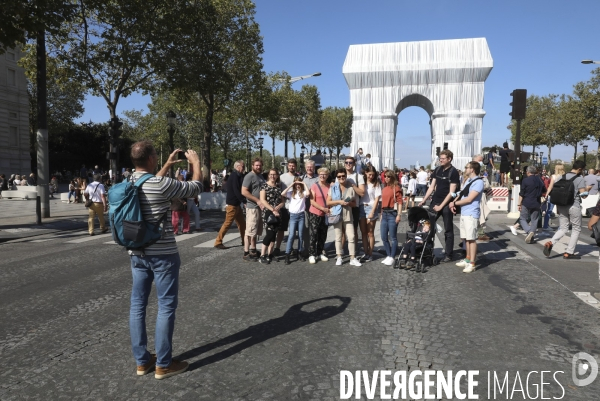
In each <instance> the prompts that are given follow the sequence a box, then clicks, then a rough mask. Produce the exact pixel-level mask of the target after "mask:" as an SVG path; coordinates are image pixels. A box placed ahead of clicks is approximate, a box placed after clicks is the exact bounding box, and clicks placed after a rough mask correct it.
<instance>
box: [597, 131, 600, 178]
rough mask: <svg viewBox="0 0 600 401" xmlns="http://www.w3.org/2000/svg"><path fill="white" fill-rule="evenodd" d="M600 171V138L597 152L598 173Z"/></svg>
mask: <svg viewBox="0 0 600 401" xmlns="http://www.w3.org/2000/svg"><path fill="white" fill-rule="evenodd" d="M598 169H600V137H599V138H598V150H597V151H596V171H597V170H598Z"/></svg>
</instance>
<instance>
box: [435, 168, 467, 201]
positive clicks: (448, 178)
mask: <svg viewBox="0 0 600 401" xmlns="http://www.w3.org/2000/svg"><path fill="white" fill-rule="evenodd" d="M433 178H435V192H434V193H433V198H432V202H431V203H432V205H439V204H440V203H442V202H443V201H444V199H446V196H447V195H448V194H449V193H450V184H456V190H459V189H460V176H459V175H458V170H457V169H456V168H455V167H454V166H450V167H449V168H447V169H446V170H444V168H443V167H441V166H440V167H438V168H436V169H435V171H434V172H433Z"/></svg>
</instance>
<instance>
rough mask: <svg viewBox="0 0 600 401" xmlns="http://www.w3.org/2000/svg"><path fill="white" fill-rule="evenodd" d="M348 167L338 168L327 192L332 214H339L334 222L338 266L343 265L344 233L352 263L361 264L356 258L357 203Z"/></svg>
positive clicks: (353, 264) (328, 204)
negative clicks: (355, 215)
mask: <svg viewBox="0 0 600 401" xmlns="http://www.w3.org/2000/svg"><path fill="white" fill-rule="evenodd" d="M347 176H348V175H347V169H344V168H341V169H339V170H337V174H336V180H337V181H336V183H335V184H333V185H331V187H330V189H329V193H328V194H327V206H328V207H329V209H330V214H331V215H332V216H339V218H338V221H337V222H335V223H334V224H333V230H334V232H335V251H336V253H337V260H336V262H335V265H336V266H341V265H342V255H343V253H344V250H343V244H342V234H343V233H344V234H345V235H346V239H347V240H348V251H349V253H350V265H351V266H360V265H361V263H360V262H359V261H358V260H357V259H356V248H357V247H356V230H355V228H354V224H353V219H354V214H353V213H352V208H353V207H354V205H355V204H356V201H355V193H354V188H353V185H352V184H351V183H350V182H348V180H347Z"/></svg>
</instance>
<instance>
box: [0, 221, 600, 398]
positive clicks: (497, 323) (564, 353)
mask: <svg viewBox="0 0 600 401" xmlns="http://www.w3.org/2000/svg"><path fill="white" fill-rule="evenodd" d="M220 219H221V217H220V214H219V213H213V214H212V215H211V214H207V215H206V224H205V225H204V226H203V229H204V230H205V231H204V232H202V233H201V234H192V235H191V236H190V237H189V238H186V237H185V236H181V237H179V239H178V241H179V243H178V246H179V249H180V253H181V259H182V268H181V278H182V281H181V288H180V303H179V308H178V313H177V320H176V325H175V336H174V347H175V348H174V355H176V356H179V357H180V358H184V359H186V360H187V361H189V362H190V364H191V365H190V369H189V371H188V372H186V373H184V374H181V375H178V376H175V377H173V378H169V379H168V380H162V381H157V380H155V379H154V376H153V375H147V376H144V377H138V376H136V375H135V362H134V360H133V357H132V355H131V347H130V343H129V328H128V317H129V295H130V283H131V273H130V269H129V262H128V257H127V255H126V253H125V252H124V251H123V250H122V249H121V248H120V247H117V246H116V245H113V244H111V243H110V242H111V241H110V237H105V236H103V235H97V236H95V237H89V236H87V235H85V232H84V231H83V230H81V229H79V230H74V231H62V232H55V233H50V234H45V235H40V236H35V237H29V238H22V239H19V240H13V241H9V242H4V243H3V244H0V250H1V251H2V255H3V257H2V258H1V260H0V282H1V283H2V284H1V285H0V295H1V297H0V299H1V301H0V305H1V308H0V321H1V322H2V324H1V325H0V353H1V354H2V356H3V369H2V372H1V373H0V399H2V400H18V399H48V400H54V399H73V400H75V399H90V400H113V399H122V400H136V399H140V400H147V399H156V400H165V399H182V400H198V399H206V400H294V399H298V400H337V399H340V371H341V370H349V371H352V372H354V371H356V370H366V371H369V372H370V373H372V372H373V371H374V370H380V369H388V370H392V371H397V370H405V371H409V372H410V371H413V370H415V369H434V370H442V371H448V370H452V371H457V370H461V369H464V370H479V371H480V374H479V377H478V381H479V383H480V386H479V387H478V393H479V394H480V399H488V398H489V397H488V396H487V391H488V383H487V374H488V371H496V372H497V374H498V377H500V376H501V377H502V378H503V377H504V375H505V374H506V372H508V375H509V388H511V389H513V383H515V379H514V378H515V375H517V374H520V377H521V380H522V382H523V384H522V385H523V387H525V386H526V384H525V378H526V376H527V373H529V372H530V371H537V372H539V371H551V372H553V373H554V372H556V371H562V372H564V373H559V374H558V375H557V378H558V379H559V382H560V383H561V385H562V387H561V386H558V385H556V383H555V382H554V381H553V380H552V378H551V376H548V377H550V378H548V377H545V378H544V381H545V382H550V384H548V385H546V386H545V392H544V397H556V398H560V397H561V394H562V393H563V391H564V397H563V398H562V399H565V400H591V399H596V398H597V394H598V391H599V390H600V379H597V380H596V381H595V382H594V383H592V384H591V385H589V386H587V387H577V386H575V385H574V384H573V381H572V379H571V360H572V358H573V355H574V354H576V353H577V352H581V351H583V352H587V353H589V354H591V355H593V356H594V357H595V358H596V359H597V360H600V354H599V353H598V349H599V347H600V342H599V338H600V315H599V314H598V310H597V309H595V308H594V307H592V306H591V305H589V304H586V303H585V302H583V301H582V300H581V299H579V298H578V297H576V296H575V295H574V293H573V291H574V288H569V286H570V285H568V284H565V283H564V282H561V281H560V280H557V279H556V278H553V277H552V276H551V274H549V273H548V270H547V269H549V268H551V265H552V263H554V264H559V265H561V266H562V264H563V262H562V260H561V261H553V260H546V259H542V258H539V257H537V256H536V255H537V253H536V252H537V251H538V249H537V248H536V249H534V250H532V251H530V250H529V249H527V251H525V250H523V249H522V245H521V243H522V242H523V241H522V238H520V237H512V236H510V237H509V235H510V232H509V233H508V234H506V233H504V232H502V233H499V232H495V234H494V237H495V239H494V240H492V241H491V242H490V243H489V244H481V245H480V251H481V253H482V258H481V260H480V263H479V266H480V268H479V269H478V270H477V271H476V272H475V273H472V274H464V273H462V271H461V270H462V269H460V268H458V267H456V266H454V264H453V263H452V264H444V265H439V266H436V267H432V268H431V269H430V270H429V271H428V272H427V273H425V274H418V273H415V272H412V271H404V270H401V271H398V270H393V269H391V268H389V267H387V266H385V265H382V264H381V263H379V262H380V261H381V260H382V258H383V257H382V256H381V255H379V259H378V260H375V261H373V262H371V263H366V264H363V266H362V267H359V268H357V267H351V266H349V265H348V263H347V261H348V259H347V258H345V260H344V261H345V263H344V265H343V266H335V265H334V263H335V262H334V261H333V259H330V261H329V262H319V263H317V264H315V265H310V264H308V263H301V262H294V263H292V264H291V265H290V266H285V265H284V264H283V261H281V262H279V263H271V264H270V265H262V264H259V263H251V262H244V261H242V259H241V254H242V249H241V246H240V241H239V237H237V234H235V232H236V231H235V229H234V228H233V229H232V230H231V231H230V233H234V234H233V236H231V237H230V239H231V240H230V242H229V243H227V245H229V246H232V248H230V249H228V250H224V251H222V250H216V249H214V248H212V247H210V242H211V241H214V238H215V237H216V230H217V229H218V227H219V226H220V222H221V221H222V220H220ZM457 223H458V220H455V224H457ZM491 227H492V229H494V227H496V228H497V229H498V230H500V224H497V225H496V226H494V224H491ZM504 228H506V226H505V225H504ZM400 231H404V227H402V228H401V230H400ZM456 231H458V230H456ZM505 231H506V230H505ZM194 235H197V236H194ZM513 238H514V241H510V240H512V239H513ZM519 241H520V242H519ZM203 244H209V245H208V246H206V245H203ZM436 244H437V248H438V249H436V252H440V251H441V249H440V248H439V247H440V245H439V241H438V242H437V243H436ZM540 252H541V251H540ZM330 256H332V252H331V249H330ZM565 265H566V263H565ZM564 269H571V271H572V273H571V275H573V276H577V275H579V274H581V275H583V276H585V277H595V280H596V281H595V282H591V283H589V282H590V281H591V280H587V281H588V283H589V285H590V288H588V291H589V292H591V293H593V292H594V291H596V292H600V288H599V287H598V259H597V256H595V257H593V258H592V257H588V258H587V259H585V260H583V261H582V262H581V263H580V264H577V265H574V264H572V263H571V264H569V266H568V267H567V266H563V270H564ZM584 281H585V280H584ZM155 319H156V298H155V295H154V293H153V294H152V296H151V298H150V304H149V317H148V322H147V325H148V329H149V334H150V341H149V342H150V344H152V343H153V338H152V334H153V332H154V322H155ZM534 377H536V378H535V380H534V381H536V382H537V384H538V385H539V384H540V378H539V376H534ZM532 380H533V379H532ZM517 387H518V386H517ZM529 388H530V389H531V388H532V386H531V380H530V383H529ZM563 388H564V390H563ZM352 399H355V398H354V396H353V398H352ZM362 399H367V398H366V396H365V394H364V392H363V393H362ZM376 399H378V398H377V397H376ZM496 399H507V392H506V391H505V392H504V393H502V395H498V396H497V398H496ZM512 399H530V398H524V397H523V396H522V395H521V393H520V392H517V393H515V395H514V396H513V398H512ZM531 399H533V398H531Z"/></svg>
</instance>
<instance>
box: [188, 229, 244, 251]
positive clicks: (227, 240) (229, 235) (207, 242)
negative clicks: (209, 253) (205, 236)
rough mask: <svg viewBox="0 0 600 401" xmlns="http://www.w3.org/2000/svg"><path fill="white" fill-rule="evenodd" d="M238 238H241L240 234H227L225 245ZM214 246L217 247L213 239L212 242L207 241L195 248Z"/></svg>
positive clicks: (224, 238) (224, 240)
mask: <svg viewBox="0 0 600 401" xmlns="http://www.w3.org/2000/svg"><path fill="white" fill-rule="evenodd" d="M236 237H237V238H239V237H240V233H239V232H235V233H229V234H225V236H224V237H223V243H226V242H229V241H231V240H233V239H235V238H236ZM214 245H215V240H214V239H211V240H210V241H205V242H202V243H200V244H198V245H195V246H194V248H212V247H213V246H214Z"/></svg>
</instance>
